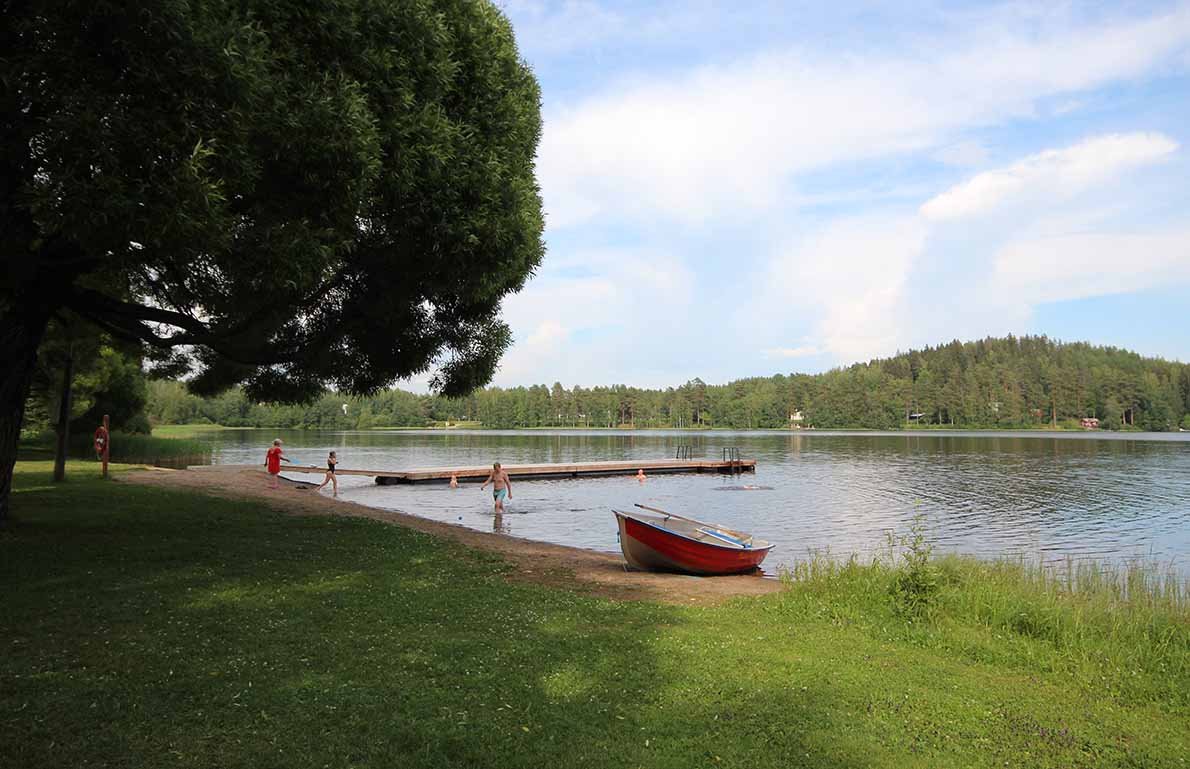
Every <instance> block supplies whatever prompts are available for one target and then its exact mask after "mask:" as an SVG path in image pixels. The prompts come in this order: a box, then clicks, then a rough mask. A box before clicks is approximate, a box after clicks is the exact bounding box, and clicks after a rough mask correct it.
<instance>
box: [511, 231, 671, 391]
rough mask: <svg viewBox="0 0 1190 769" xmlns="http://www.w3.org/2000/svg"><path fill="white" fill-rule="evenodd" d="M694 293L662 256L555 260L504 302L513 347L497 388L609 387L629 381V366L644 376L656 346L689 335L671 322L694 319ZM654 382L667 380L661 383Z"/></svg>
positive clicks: (632, 253)
mask: <svg viewBox="0 0 1190 769" xmlns="http://www.w3.org/2000/svg"><path fill="white" fill-rule="evenodd" d="M574 273H578V274H580V275H581V277H573V276H572V275H573V274H574ZM693 290H694V275H693V273H692V271H691V270H690V268H689V267H688V266H686V264H685V263H684V262H683V261H682V260H681V259H679V258H677V257H675V256H673V255H672V254H669V253H666V252H663V251H653V250H648V249H625V250H619V249H603V250H590V251H579V252H570V253H566V254H560V255H558V256H557V257H554V258H551V261H550V262H549V263H548V265H547V267H546V270H545V271H544V272H543V274H542V275H539V276H538V277H536V278H534V279H533V280H532V281H530V282H529V285H528V286H526V287H525V289H524V290H523V291H521V292H520V293H518V294H515V295H513V296H511V297H509V298H508V300H507V301H506V302H505V306H504V312H503V316H504V319H505V320H506V321H507V322H508V324H509V325H510V326H511V327H512V329H513V335H514V343H513V346H512V348H511V349H510V350H509V351H508V353H507V354H506V355H505V356H504V358H503V359H502V360H501V362H500V371H499V372H498V373H497V375H496V378H495V384H498V385H501V386H514V385H522V384H533V383H538V382H544V380H545V379H546V378H548V379H549V382H544V383H546V384H549V383H551V382H553V381H555V380H558V381H562V382H565V383H567V385H568V386H569V385H570V384H573V383H580V384H583V385H593V384H612V383H615V382H617V381H621V380H622V379H624V378H625V371H624V367H625V366H626V365H629V364H631V365H632V366H633V367H634V369H635V370H636V371H639V372H644V371H645V369H647V368H648V366H649V357H650V355H651V353H650V350H651V346H652V345H657V344H664V343H665V342H666V340H671V339H675V338H677V337H679V336H681V334H683V333H684V331H683V329H682V324H680V323H675V322H674V319H675V318H686V317H689V315H690V304H691V302H692V301H693ZM671 344H672V348H673V349H675V350H680V349H685V346H684V345H683V344H682V343H679V342H676V341H673V342H671ZM543 372H544V373H543ZM645 376H646V375H645V374H644V373H641V374H640V375H639V378H638V376H637V375H635V374H634V376H632V377H631V381H632V383H633V384H644V383H645V382H644V381H643V379H644V378H645ZM654 383H655V384H665V383H667V382H666V381H665V380H664V379H663V378H662V377H658V378H657V379H656V380H655V381H654Z"/></svg>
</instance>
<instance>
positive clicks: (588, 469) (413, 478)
mask: <svg viewBox="0 0 1190 769" xmlns="http://www.w3.org/2000/svg"><path fill="white" fill-rule="evenodd" d="M491 469H492V468H491V466H490V465H485V466H482V467H423V468H417V469H414V470H351V469H348V468H342V469H338V470H336V471H335V472H336V473H337V474H338V475H367V476H371V477H372V478H375V479H376V483H378V484H381V485H385V484H390V483H449V482H450V477H451V476H452V475H453V476H454V477H455V478H458V479H459V482H460V483H463V482H469V481H483V480H484V479H485V478H487V477H488V473H489V472H490V471H491ZM504 470H505V471H507V472H508V475H509V477H510V478H515V479H517V480H534V479H541V478H579V477H588V476H600V475H636V471H637V470H644V471H645V475H661V474H669V473H740V472H756V460H755V459H736V460H730V459H729V460H726V461H723V460H715V459H638V460H634V461H621V462H572V463H566V462H563V463H551V464H540V465H504ZM281 472H282V473H315V474H318V475H321V474H323V473H325V472H326V467H325V466H318V467H315V466H312V465H282V466H281Z"/></svg>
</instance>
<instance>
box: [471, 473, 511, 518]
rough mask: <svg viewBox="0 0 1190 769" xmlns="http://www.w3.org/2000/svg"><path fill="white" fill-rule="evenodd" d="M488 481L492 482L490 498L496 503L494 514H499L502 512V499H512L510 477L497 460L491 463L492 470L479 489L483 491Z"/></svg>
mask: <svg viewBox="0 0 1190 769" xmlns="http://www.w3.org/2000/svg"><path fill="white" fill-rule="evenodd" d="M489 483H490V484H492V500H493V501H494V502H495V504H496V515H499V514H500V513H503V512H504V500H505V499H506V498H507V499H512V479H511V478H509V477H508V473H507V472H505V470H504V468H502V467H500V463H499V462H495V463H493V464H492V471H491V472H490V473H488V478H487V480H486V481H484V482H483V485H482V486H480V487H479V490H480V491H483V490H484V489H485V488H487V485H488V484H489Z"/></svg>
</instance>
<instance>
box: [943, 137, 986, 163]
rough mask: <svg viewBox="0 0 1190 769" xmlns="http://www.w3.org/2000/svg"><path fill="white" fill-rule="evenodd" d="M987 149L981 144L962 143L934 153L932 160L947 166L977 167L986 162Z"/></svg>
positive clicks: (973, 142) (972, 142) (975, 142)
mask: <svg viewBox="0 0 1190 769" xmlns="http://www.w3.org/2000/svg"><path fill="white" fill-rule="evenodd" d="M988 155H989V153H988V148H987V146H986V145H984V144H983V143H982V142H977V141H964V142H958V143H956V144H951V145H948V146H946V147H943V148H942V149H940V150H938V151H937V152H935V153H934V159H935V160H937V161H939V162H941V163H945V164H947V165H949V166H979V165H983V164H984V163H986V162H987V161H988Z"/></svg>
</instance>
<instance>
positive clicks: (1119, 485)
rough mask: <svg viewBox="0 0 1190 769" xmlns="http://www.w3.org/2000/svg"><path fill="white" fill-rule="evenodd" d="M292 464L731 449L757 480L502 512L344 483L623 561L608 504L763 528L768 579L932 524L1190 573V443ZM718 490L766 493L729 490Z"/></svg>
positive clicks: (430, 490)
mask: <svg viewBox="0 0 1190 769" xmlns="http://www.w3.org/2000/svg"><path fill="white" fill-rule="evenodd" d="M273 437H276V436H275V435H274V434H273V433H265V432H263V431H243V432H241V431H224V432H219V433H213V434H212V435H211V438H210V440H212V441H213V442H214V448H215V452H216V459H215V461H217V462H223V463H228V462H230V463H244V462H257V461H259V458H260V455H262V452H263V447H264V446H265V445H267V443H268V442H269V441H270V440H271V439H272V438H273ZM280 437H282V438H284V440H285V445H286V453H287V454H288V455H289V456H291V457H292V458H293V459H294V460H295V461H310V462H313V463H317V462H319V461H321V459H322V458H323V457H325V455H326V452H327V451H328V450H330V449H334V450H336V451H337V452H338V454H339V456H340V457H341V458H342V465H341V466H342V467H344V468H350V467H362V468H368V469H409V468H412V467H427V466H456V465H488V464H490V463H491V462H492V461H494V460H498V461H501V462H504V463H506V464H508V463H522V462H581V461H596V460H614V459H662V458H667V457H673V456H674V455H675V453H676V451H677V450H678V447H679V446H683V445H688V446H692V447H693V451H694V456H696V457H718V456H720V455H721V451H722V449H723V448H724V447H738V448H739V449H740V451H741V453H742V454H743V455H744V456H745V457H753V458H756V459H757V461H758V468H757V472H756V473H755V475H751V474H749V475H745V476H743V477H737V478H730V477H725V476H718V475H654V476H650V477H649V479H648V482H647V483H643V484H642V483H640V482H638V481H637V480H636V479H635V478H634V477H633V476H631V475H627V476H623V477H614V478H589V479H579V480H572V479H566V480H551V481H518V482H517V484H516V501H515V504H514V505H512V506H511V507H510V508H509V510H508V511H507V512H506V513H505V514H504V515H502V516H494V515H493V513H492V506H491V497H490V495H489V494H486V493H478V492H477V489H478V484H463V485H462V486H460V488H458V489H449V488H448V487H447V486H445V485H433V486H374V485H373V484H372V483H371V482H370V481H369V480H368V479H366V478H354V477H349V476H345V477H344V478H343V479H342V482H341V490H340V494H341V496H343V497H344V498H346V499H351V500H354V501H357V502H360V503H363V504H368V505H375V506H377V507H383V508H389V509H399V510H404V511H406V512H412V513H415V514H418V515H423V516H426V517H430V518H435V519H438V520H443V521H448V522H453V523H461V524H464V525H467V526H471V527H473V528H477V529H482V530H492V531H499V532H502V533H506V534H513V535H515V536H520V537H528V538H532V539H542V540H547V541H552V542H560V543H563V544H573V545H579V546H582V547H590V548H595V549H600V550H607V551H617V550H618V546H617V544H616V538H615V524H614V522H613V520H612V516H611V514H610V512H609V508H611V507H631V505H632V504H633V503H635V502H641V503H644V504H650V505H653V506H657V507H662V508H665V509H672V510H673V511H674V512H678V513H683V514H688V515H691V516H693V517H695V518H704V519H711V520H715V521H719V522H721V523H723V524H725V525H728V526H731V527H733V528H739V529H744V530H751V531H754V532H755V533H756V534H757V535H758V536H761V537H764V538H765V539H768V540H771V541H773V542H774V543H776V544H777V546H778V549H777V550H775V551H774V553H773V555H771V556H770V557H769V560H768V561H767V562H766V567H768V568H770V569H772V568H774V567H776V566H779V565H781V564H782V563H788V562H789V561H791V560H792V559H794V558H797V557H800V556H802V555H804V554H805V553H806V552H807V551H810V550H820V551H821V550H830V551H831V552H833V553H836V554H846V553H852V552H856V553H860V554H861V555H870V554H873V553H874V552H876V551H878V550H879V549H881V548H882V547H883V546H884V545H885V542H886V540H887V534H888V532H890V531H903V530H904V529H905V528H906V527H907V525H908V523H909V522H910V521H911V520H912V518H913V517H914V516H915V515H918V514H921V515H924V516H925V517H926V519H927V522H928V527H929V532H930V538H931V540H932V541H933V543H934V544H935V546H936V547H938V548H939V549H940V550H943V551H957V552H966V553H974V554H978V555H1004V554H1012V555H1023V556H1025V557H1030V558H1044V559H1065V558H1066V557H1067V556H1073V557H1076V558H1077V557H1096V558H1102V559H1108V560H1117V561H1118V560H1122V559H1127V558H1134V557H1146V558H1154V559H1157V560H1160V561H1164V562H1172V563H1174V565H1175V566H1176V567H1177V568H1179V569H1181V570H1182V571H1183V573H1190V569H1188V568H1187V564H1188V563H1190V435H1187V434H1177V433H1161V434H1154V435H1140V436H1138V435H1136V434H1128V435H1102V436H1100V435H1096V436H1094V437H1088V436H1087V435H1085V434H1079V433H1072V434H1060V435H1050V434H1037V433H992V434H987V433H983V434H981V433H945V434H938V433H891V434H890V433H809V432H807V433H720V432H713V433H700V434H694V435H691V434H684V433H673V432H662V431H657V432H636V433H608V432H587V433H584V432H567V433H539V432H513V431H492V432H477V431H470V432H450V433H443V432H429V431H416V432H407V431H400V432H378V431H372V432H337V433H319V432H283V433H281V434H280ZM724 486H765V487H771V490H764V491H762V490H756V491H755V492H752V491H721V490H719V489H720V488H721V487H724Z"/></svg>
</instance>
